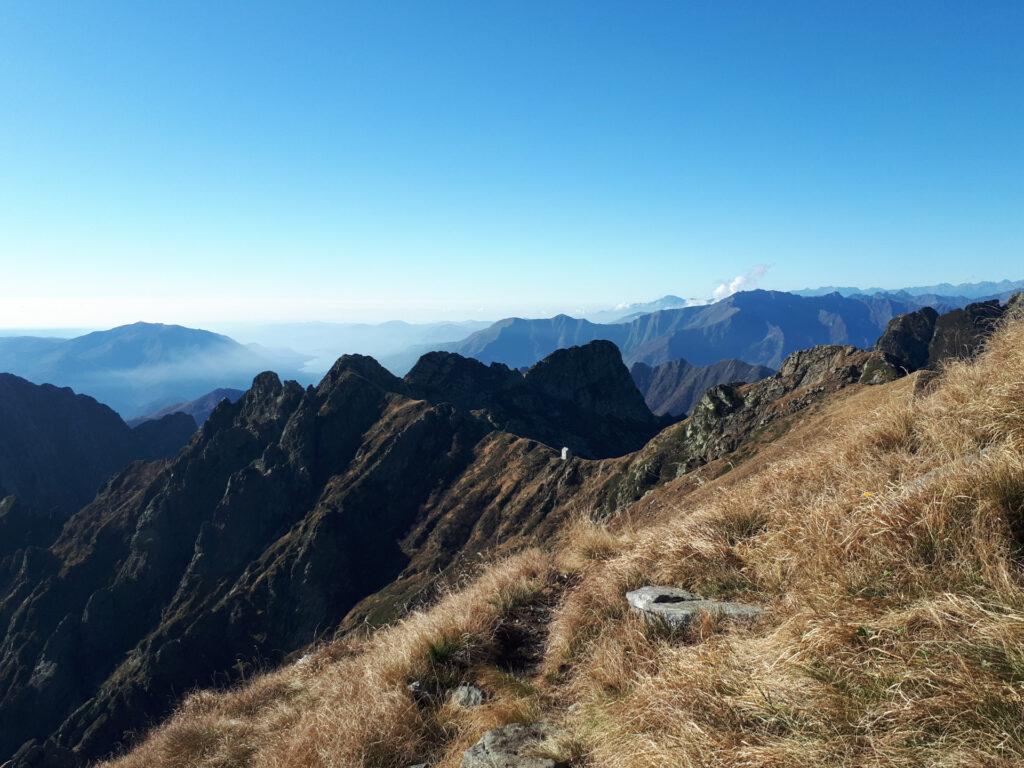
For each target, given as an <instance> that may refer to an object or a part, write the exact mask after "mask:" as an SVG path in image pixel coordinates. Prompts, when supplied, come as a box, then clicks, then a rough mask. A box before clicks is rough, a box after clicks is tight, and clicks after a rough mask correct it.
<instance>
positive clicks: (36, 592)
mask: <svg viewBox="0 0 1024 768" xmlns="http://www.w3.org/2000/svg"><path fill="white" fill-rule="evenodd" d="M460 385H461V386H462V387H463V389H462V390H461V391H460V389H459V387H460ZM115 418H116V417H115ZM147 424H148V423H147ZM661 424H662V422H660V421H659V420H658V419H656V418H655V417H654V416H653V415H652V414H651V413H650V411H649V410H647V408H646V406H645V405H644V403H643V400H642V398H641V397H640V395H639V393H638V392H637V391H636V388H635V387H634V386H633V383H632V381H631V379H630V378H629V373H628V371H627V370H626V368H625V366H624V365H623V364H622V361H621V359H620V358H619V356H618V352H617V350H615V348H614V347H613V346H611V345H609V344H603V343H597V344H592V345H588V346H587V347H584V348H581V349H576V350H565V351H563V352H560V353H559V354H558V355H556V356H552V358H550V359H549V360H546V361H544V362H543V363H542V364H541V365H539V366H537V367H536V368H535V369H533V370H531V371H528V372H527V373H526V374H522V373H519V372H515V371H510V370H508V369H505V368H503V367H495V368H487V367H485V366H482V365H481V364H479V363H477V362H475V361H469V360H465V359H464V358H459V357H458V356H455V355H447V356H444V355H442V356H435V357H433V358H431V359H430V360H427V361H425V362H424V364H423V366H421V367H419V370H418V371H417V372H416V375H412V374H411V375H410V376H409V377H408V379H407V380H404V381H403V380H402V379H398V378H396V377H395V376H393V375H392V374H390V373H389V372H388V371H386V370H385V369H383V368H382V367H381V366H380V365H378V364H377V363H376V362H375V361H374V360H373V359H372V358H367V357H362V356H358V355H354V356H346V357H343V358H341V359H340V360H339V361H338V362H337V363H336V364H335V366H334V367H333V368H332V369H331V370H330V371H329V372H328V373H327V375H326V376H325V377H324V379H323V381H322V382H321V383H320V385H319V386H318V387H316V388H308V389H303V388H302V387H300V386H299V385H298V384H296V383H294V382H284V383H282V382H281V381H280V379H279V378H278V377H277V376H276V375H275V374H271V373H265V374H261V375H259V376H258V377H257V378H256V379H255V380H254V382H253V386H252V387H251V388H250V389H249V390H248V391H247V392H246V393H245V395H244V396H243V397H242V398H241V399H239V400H238V401H237V402H235V403H230V402H229V401H226V400H225V401H222V402H221V403H220V404H219V405H218V406H217V407H216V408H215V409H214V411H213V413H212V414H211V416H210V418H209V419H208V420H207V422H206V423H205V424H204V426H203V427H202V429H201V430H200V431H199V432H198V433H197V434H196V436H195V437H194V438H193V439H192V441H191V442H190V443H189V444H188V445H187V446H186V447H185V449H184V450H183V451H182V452H181V453H180V454H179V455H178V456H177V457H176V458H175V459H173V460H171V461H168V462H164V463H156V464H134V465H132V466H131V467H129V468H128V469H127V470H125V471H124V472H122V473H121V474H120V475H118V476H117V477H115V478H114V479H113V480H111V481H110V482H109V483H108V484H107V485H106V486H105V487H104V488H103V490H102V491H101V492H100V494H99V495H98V496H97V497H96V499H95V500H94V501H93V502H92V503H91V504H89V505H88V506H86V507H85V508H84V509H83V510H82V511H81V512H79V513H78V514H77V515H75V516H74V517H73V518H72V519H71V520H70V521H69V522H68V523H67V524H66V525H65V526H64V528H63V531H62V532H61V534H60V536H59V538H58V539H57V541H56V543H55V544H54V545H53V546H51V547H49V548H48V549H41V548H37V547H31V546H30V547H26V548H24V549H22V550H20V551H17V552H14V553H12V554H11V555H9V557H8V558H7V560H6V561H5V563H4V569H3V571H2V572H0V585H2V590H0V594H2V595H3V597H0V632H2V641H0V719H2V720H3V722H4V723H5V728H4V729H3V732H2V733H0V755H3V756H8V755H10V754H11V753H13V752H14V751H15V750H17V749H18V748H19V746H20V745H21V744H22V743H23V742H25V741H27V740H30V739H32V738H35V739H43V738H47V737H51V736H52V737H53V743H55V744H60V745H63V746H64V747H74V748H75V749H76V750H77V752H78V754H80V755H81V756H83V757H87V758H93V757H98V756H100V755H103V754H106V753H107V752H109V751H110V750H111V749H112V748H113V747H114V746H115V745H116V744H118V743H120V742H121V741H123V740H125V739H129V738H130V732H132V731H134V730H135V729H138V728H141V727H143V726H145V725H146V723H147V722H148V721H149V720H150V719H151V718H153V717H156V716H160V715H162V714H164V713H165V712H166V711H167V709H168V707H170V706H171V705H173V703H174V701H175V696H176V695H178V693H179V692H181V691H184V690H188V689H189V688H190V687H193V686H196V685H205V684H209V682H210V681H211V680H221V681H226V680H230V679H233V678H234V677H236V676H237V674H238V673H239V670H241V669H244V666H245V665H246V664H255V663H262V662H271V663H273V662H276V661H279V660H280V659H281V658H282V656H283V654H285V653H288V652H289V651H291V650H295V649H298V648H302V647H304V646H305V645H307V644H309V643H311V642H313V641H314V640H316V639H317V638H318V637H320V636H321V635H322V634H323V633H325V632H330V631H331V630H332V629H333V628H334V627H336V626H337V625H338V624H339V622H341V620H342V619H343V618H344V616H345V615H346V613H347V612H348V611H349V609H350V608H351V607H352V606H354V605H355V604H356V603H357V602H358V601H360V600H361V599H363V598H365V597H366V596H367V595H371V594H373V593H374V592H376V591H378V590H380V589H382V588H384V587H385V586H387V585H388V584H389V583H391V582H392V581H393V580H394V579H395V578H396V577H398V576H399V575H400V574H401V573H402V572H403V570H405V569H407V568H408V567H410V563H411V561H412V559H413V557H414V554H415V553H416V552H418V551H420V550H422V553H424V554H423V557H424V558H426V557H427V555H426V554H425V553H428V552H430V553H433V555H432V556H431V560H430V562H431V567H435V568H443V567H446V566H447V565H449V564H451V563H452V562H453V561H454V560H455V559H456V558H459V557H466V558H468V557H469V556H470V552H471V551H479V550H481V549H483V548H486V547H487V546H488V545H489V544H491V543H493V541H494V539H495V537H496V536H499V535H503V534H504V535H508V534H509V533H510V528H509V524H510V523H511V519H508V520H503V521H500V522H499V521H497V520H495V521H494V522H495V523H497V525H495V527H494V528H492V529H491V530H490V531H489V532H486V531H485V532H483V533H482V532H481V531H479V530H476V531H474V523H475V521H477V520H478V519H479V517H480V516H481V515H483V514H484V513H485V511H486V510H487V509H492V508H494V509H498V510H501V509H502V507H503V505H502V503H501V491H500V490H499V489H500V488H501V487H502V485H503V484H511V486H513V487H514V486H520V485H521V486H522V487H523V488H524V489H525V488H529V489H530V490H528V491H524V492H525V494H526V495H527V496H529V497H531V498H533V499H535V500H537V503H536V504H531V505H530V506H531V509H532V514H533V515H534V518H535V523H536V524H538V525H539V524H540V523H541V522H542V521H543V520H544V518H545V517H546V514H547V512H548V511H549V510H550V504H545V503H543V502H541V501H540V500H541V499H543V498H546V497H550V494H551V492H552V488H553V487H557V486H562V487H564V488H565V489H566V490H565V493H564V494H563V495H564V496H568V495H571V494H572V491H573V489H574V487H575V485H576V484H578V482H579V480H578V478H577V477H576V476H575V474H574V466H575V464H574V462H563V461H561V460H560V459H559V458H558V453H557V450H556V449H557V447H559V446H561V445H573V446H574V447H575V449H576V450H578V451H579V452H581V453H582V452H586V451H594V452H595V454H596V455H607V454H613V455H620V454H622V453H625V452H626V451H628V450H631V449H633V448H635V447H638V446H639V445H642V444H643V443H645V442H646V441H647V440H648V439H649V438H650V437H651V436H652V435H654V434H655V433H656V431H657V430H658V429H659V427H660V426H661ZM145 426H146V425H145V424H144V425H143V427H145ZM516 429H519V430H521V431H522V432H524V433H529V435H543V436H545V437H548V438H550V439H551V440H552V444H553V446H554V447H547V446H544V445H541V444H540V443H538V442H537V441H536V439H530V438H529V437H520V436H517V435H515V434H512V433H511V432H509V431H505V430H516ZM617 441H618V443H620V444H617ZM552 484H553V485H552ZM519 522H520V523H523V521H519ZM515 527H516V528H517V530H519V531H526V530H528V529H529V526H527V525H525V524H518V525H516V526H515ZM410 536H413V537H416V536H420V537H426V538H427V539H430V543H429V544H428V543H424V544H423V546H421V547H417V548H415V549H411V548H406V547H405V546H404V545H403V542H404V541H408V540H409V537H410ZM425 562H426V560H425V559H424V560H421V561H417V566H416V568H421V567H425V566H424V565H423V564H424V563H425ZM240 663H241V664H242V666H239V664H240ZM40 670H43V672H40ZM23 756H24V755H23ZM20 759H21V758H19V760H20ZM26 759H27V758H26Z"/></svg>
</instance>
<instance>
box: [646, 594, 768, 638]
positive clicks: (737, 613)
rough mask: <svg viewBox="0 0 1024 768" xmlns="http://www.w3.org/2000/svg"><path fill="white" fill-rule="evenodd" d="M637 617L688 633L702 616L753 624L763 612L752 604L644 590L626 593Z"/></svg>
mask: <svg viewBox="0 0 1024 768" xmlns="http://www.w3.org/2000/svg"><path fill="white" fill-rule="evenodd" d="M626 600H627V601H628V602H629V605H630V607H631V608H632V609H633V611H634V612H635V613H638V614H640V615H641V616H643V617H644V618H646V619H650V620H656V621H662V622H664V623H665V624H666V625H668V626H669V627H671V628H672V629H685V628H686V627H688V626H690V624H691V623H692V622H693V620H694V619H695V618H697V617H698V616H700V615H701V614H702V613H707V614H711V615H712V616H722V617H724V618H726V619H733V620H738V621H754V620H755V619H757V618H758V617H759V616H760V615H761V614H762V613H763V612H764V609H763V608H761V607H760V606H757V605H750V604H749V603H734V602H730V601H728V600H711V599H709V598H705V597H701V596H700V595H695V594H693V593H692V592H687V591H686V590H685V589H676V588H674V587H641V588H640V589H634V590H633V591H632V592H627V593H626Z"/></svg>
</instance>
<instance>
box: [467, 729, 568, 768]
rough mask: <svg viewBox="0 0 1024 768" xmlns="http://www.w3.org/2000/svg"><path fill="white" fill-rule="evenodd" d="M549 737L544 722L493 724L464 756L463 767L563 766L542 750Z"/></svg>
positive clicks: (550, 767)
mask: <svg viewBox="0 0 1024 768" xmlns="http://www.w3.org/2000/svg"><path fill="white" fill-rule="evenodd" d="M547 737H548V729H547V728H545V727H544V726H542V725H522V724H519V723H514V724H512V725H505V726H502V727H500V728H494V729H493V730H490V731H488V732H487V733H485V734H484V735H483V736H482V737H481V739H480V741H478V742H477V743H476V744H474V745H473V746H472V747H470V748H469V750H467V752H466V753H465V754H464V755H463V756H462V768H560V766H561V765H562V764H561V763H558V762H557V761H555V760H553V759H552V758H550V757H545V756H543V755H542V754H539V749H538V748H539V747H540V746H541V744H543V743H544V740H545V739H547Z"/></svg>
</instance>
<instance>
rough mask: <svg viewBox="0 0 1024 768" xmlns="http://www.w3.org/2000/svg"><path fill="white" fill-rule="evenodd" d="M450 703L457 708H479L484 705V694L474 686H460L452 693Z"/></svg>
mask: <svg viewBox="0 0 1024 768" xmlns="http://www.w3.org/2000/svg"><path fill="white" fill-rule="evenodd" d="M451 698H452V703H453V704H454V705H455V706H457V707H464V708H466V709H469V708H470V707H479V706H480V705H481V704H483V703H484V692H483V691H481V690H480V689H479V688H477V687H476V686H475V685H460V686H459V687H458V688H456V689H455V690H454V691H452V697H451Z"/></svg>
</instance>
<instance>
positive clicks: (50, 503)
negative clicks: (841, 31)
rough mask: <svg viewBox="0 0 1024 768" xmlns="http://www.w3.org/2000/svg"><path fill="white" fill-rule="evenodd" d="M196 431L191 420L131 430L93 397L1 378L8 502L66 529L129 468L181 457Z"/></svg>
mask: <svg viewBox="0 0 1024 768" xmlns="http://www.w3.org/2000/svg"><path fill="white" fill-rule="evenodd" d="M194 431H195V422H194V421H193V420H192V418H191V417H189V416H186V415H184V414H181V415H178V416H175V417H170V418H166V419H161V420H159V421H154V422H152V423H150V424H148V425H146V428H145V429H131V428H130V427H129V426H128V425H127V424H125V423H124V422H123V421H122V420H121V418H120V417H119V416H118V415H117V414H116V413H114V412H113V411H112V410H111V409H110V408H108V407H107V406H105V405H103V404H101V403H98V402H96V401H95V400H94V399H93V398H91V397H88V396H86V395H76V394H75V393H74V392H73V391H72V390H70V389H66V388H65V389H61V388H58V387H54V386H50V385H48V384H42V385H39V384H33V383H31V382H29V381H26V380H25V379H21V378H19V377H17V376H12V375H10V374H0V435H2V438H0V497H3V496H4V495H6V494H12V495H14V496H17V497H18V499H19V501H20V503H21V504H22V505H26V506H27V507H30V508H33V509H35V510H36V511H37V512H38V513H40V514H44V515H47V516H53V517H55V518H56V519H59V520H60V521H61V522H63V520H65V519H67V518H68V517H69V516H70V515H71V514H72V513H74V512H75V511H77V510H78V509H80V508H81V507H82V506H83V505H85V504H86V503H87V502H88V501H90V500H91V499H92V498H93V497H94V496H95V494H96V491H97V489H98V488H99V487H100V485H101V484H102V483H103V482H104V481H106V480H107V479H109V478H110V477H111V476H112V475H113V474H114V473H115V472H118V471H119V470H121V469H123V468H124V467H125V466H126V465H127V464H128V463H129V462H131V461H134V460H136V459H146V460H151V459H156V458H162V457H166V456H171V455H174V454H175V453H177V452H178V450H180V448H181V447H182V446H183V445H184V444H185V443H186V442H187V441H188V438H189V437H190V436H191V434H192V432H194Z"/></svg>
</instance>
